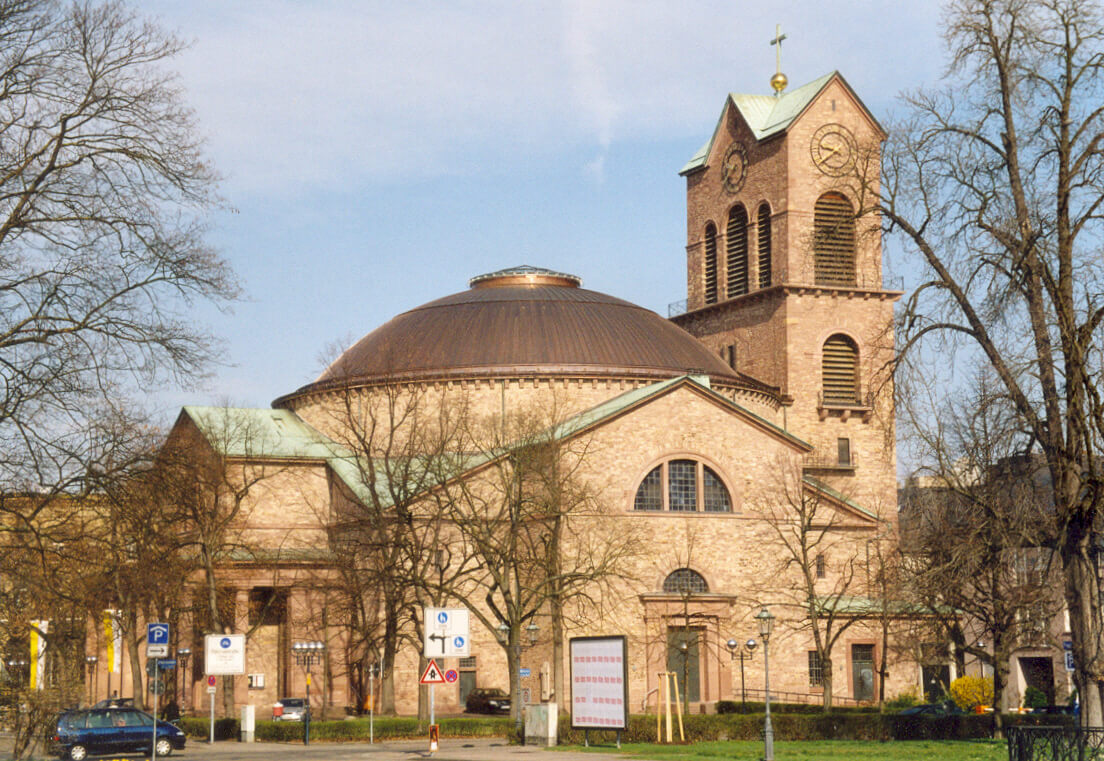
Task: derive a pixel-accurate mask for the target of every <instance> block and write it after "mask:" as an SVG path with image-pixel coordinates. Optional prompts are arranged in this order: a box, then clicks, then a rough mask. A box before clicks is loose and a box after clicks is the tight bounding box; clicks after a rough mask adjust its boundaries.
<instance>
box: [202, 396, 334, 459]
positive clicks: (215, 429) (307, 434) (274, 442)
mask: <svg viewBox="0 0 1104 761" xmlns="http://www.w3.org/2000/svg"><path fill="white" fill-rule="evenodd" d="M181 415H186V416H187V417H188V418H189V419H191V421H192V422H193V423H195V425H196V427H197V428H199V430H200V432H201V433H202V434H203V436H204V438H206V439H207V441H208V442H209V443H210V444H211V446H212V448H214V449H215V451H217V452H218V453H219V454H222V455H225V456H227V457H249V458H252V457H260V458H288V459H311V460H327V459H329V458H331V457H334V456H335V455H339V454H341V447H339V446H338V445H337V444H336V443H335V442H333V441H331V440H330V439H328V438H326V437H325V436H323V435H322V434H321V433H319V432H318V431H316V430H315V429H313V428H311V427H310V426H309V425H307V424H306V423H304V422H303V420H302V419H301V418H299V416H298V415H296V414H295V413H293V412H291V411H289V410H277V409H252V408H245V407H185V408H184V410H183V412H182V413H181Z"/></svg>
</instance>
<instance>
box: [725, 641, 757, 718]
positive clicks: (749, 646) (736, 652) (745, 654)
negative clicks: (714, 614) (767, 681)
mask: <svg viewBox="0 0 1104 761" xmlns="http://www.w3.org/2000/svg"><path fill="white" fill-rule="evenodd" d="M758 646H759V645H758V643H757V642H756V641H755V640H753V639H749V640H748V641H747V642H745V643H744V644H742V645H741V644H740V643H739V642H737V641H736V640H734V639H730V640H729V641H728V642H726V643H725V647H727V648H728V652H730V653H731V654H732V660H736V659H737V658H739V659H740V702H741V703H746V702H747V690H746V689H744V661H750V660H751V659H752V657H753V656H754V655H755V648H756V647H758Z"/></svg>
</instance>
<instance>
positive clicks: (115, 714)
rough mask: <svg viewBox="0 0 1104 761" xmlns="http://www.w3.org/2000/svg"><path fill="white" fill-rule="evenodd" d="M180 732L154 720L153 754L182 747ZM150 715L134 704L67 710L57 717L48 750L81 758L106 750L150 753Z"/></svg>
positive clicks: (177, 728)
mask: <svg viewBox="0 0 1104 761" xmlns="http://www.w3.org/2000/svg"><path fill="white" fill-rule="evenodd" d="M185 740H186V738H185V737H184V732H183V731H181V729H180V728H179V727H177V726H175V725H173V724H168V723H166V722H163V721H159V722H157V755H158V756H167V755H169V754H170V753H172V752H173V751H174V750H183V749H184V743H185ZM152 745H153V717H152V716H150V715H149V714H148V713H145V712H143V711H139V710H137V709H135V708H92V709H87V710H81V711H67V712H66V713H63V714H61V715H59V716H58V717H57V726H56V730H55V732H54V735H53V736H52V737H51V738H50V746H51V751H52V752H53V754H54V755H56V756H59V757H61V758H68V759H72V761H83V759H85V758H87V757H88V756H95V755H101V754H107V753H127V752H137V753H150V752H151V746H152Z"/></svg>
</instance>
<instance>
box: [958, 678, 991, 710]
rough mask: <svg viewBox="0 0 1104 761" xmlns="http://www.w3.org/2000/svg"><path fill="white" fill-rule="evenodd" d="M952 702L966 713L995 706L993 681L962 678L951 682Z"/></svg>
mask: <svg viewBox="0 0 1104 761" xmlns="http://www.w3.org/2000/svg"><path fill="white" fill-rule="evenodd" d="M951 700H953V701H954V702H955V705H957V706H958V707H959V708H961V709H962V710H964V711H972V710H974V709H975V708H977V707H978V706H989V705H993V680H992V679H986V678H984V677H980V676H960V677H959V678H958V679H955V680H954V681H953V682H951Z"/></svg>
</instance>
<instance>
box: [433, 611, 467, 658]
mask: <svg viewBox="0 0 1104 761" xmlns="http://www.w3.org/2000/svg"><path fill="white" fill-rule="evenodd" d="M424 611H425V627H424V630H425V632H424V637H425V638H424V639H423V641H422V646H423V647H422V654H423V655H425V657H426V658H467V657H468V656H469V655H471V638H470V633H469V631H468V628H469V617H468V610H467V608H425V609H424Z"/></svg>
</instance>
